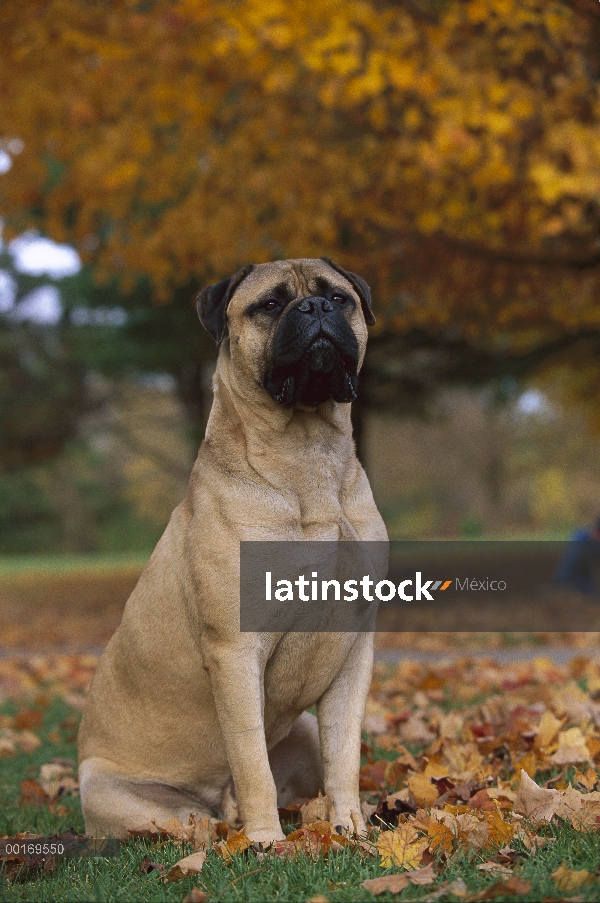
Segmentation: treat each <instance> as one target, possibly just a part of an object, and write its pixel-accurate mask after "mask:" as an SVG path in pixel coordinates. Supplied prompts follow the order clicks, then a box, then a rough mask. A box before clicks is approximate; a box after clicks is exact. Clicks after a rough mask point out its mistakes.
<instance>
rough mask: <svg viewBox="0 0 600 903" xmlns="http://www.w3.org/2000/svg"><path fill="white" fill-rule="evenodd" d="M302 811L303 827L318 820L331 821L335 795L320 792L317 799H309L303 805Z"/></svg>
mask: <svg viewBox="0 0 600 903" xmlns="http://www.w3.org/2000/svg"><path fill="white" fill-rule="evenodd" d="M300 812H301V815H302V827H305V826H306V825H310V824H313V823H314V822H317V821H328V822H331V820H332V819H333V812H334V806H333V797H331V796H321V794H320V793H319V795H318V796H317V797H315V799H313V800H309V801H308V803H305V804H304V805H303V806H301V807H300Z"/></svg>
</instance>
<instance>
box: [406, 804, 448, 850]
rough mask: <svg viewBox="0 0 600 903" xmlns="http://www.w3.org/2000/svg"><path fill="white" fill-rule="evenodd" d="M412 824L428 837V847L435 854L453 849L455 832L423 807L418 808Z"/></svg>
mask: <svg viewBox="0 0 600 903" xmlns="http://www.w3.org/2000/svg"><path fill="white" fill-rule="evenodd" d="M412 824H413V825H414V826H415V827H416V828H418V829H419V831H424V832H426V833H427V836H428V837H429V849H430V850H431V852H432V853H433V854H434V855H435V854H440V853H446V854H448V855H449V854H450V853H451V852H452V850H453V849H454V841H455V839H456V835H455V833H454V832H453V831H452V830H451V829H450V828H449V827H448V826H447V825H445V824H444V823H443V822H442V821H440V820H439V819H438V818H436V817H435V816H434V815H430V814H429V813H428V812H426V811H425V809H419V811H418V812H417V815H416V817H415V818H414V819H413V821H412Z"/></svg>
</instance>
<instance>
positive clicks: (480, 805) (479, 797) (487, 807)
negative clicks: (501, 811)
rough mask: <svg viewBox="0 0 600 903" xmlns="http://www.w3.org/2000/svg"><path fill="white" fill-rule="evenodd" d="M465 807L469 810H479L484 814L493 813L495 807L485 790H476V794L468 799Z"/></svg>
mask: <svg viewBox="0 0 600 903" xmlns="http://www.w3.org/2000/svg"><path fill="white" fill-rule="evenodd" d="M467 805H468V806H469V808H470V809H481V810H483V811H484V812H486V811H489V812H495V811H496V805H495V803H494V801H493V800H492V799H490V797H489V795H488V792H487V790H486V789H485V788H483V789H482V790H478V791H477V793H475V794H473V796H472V797H471V798H470V799H469V801H468V803H467Z"/></svg>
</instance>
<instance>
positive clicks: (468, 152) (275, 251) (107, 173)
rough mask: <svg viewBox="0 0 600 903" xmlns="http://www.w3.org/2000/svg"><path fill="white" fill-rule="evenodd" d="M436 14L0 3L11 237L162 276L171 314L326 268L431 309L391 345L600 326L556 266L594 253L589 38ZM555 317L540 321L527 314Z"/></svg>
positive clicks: (363, 3)
mask: <svg viewBox="0 0 600 903" xmlns="http://www.w3.org/2000/svg"><path fill="white" fill-rule="evenodd" d="M431 6H432V11H431V14H429V13H428V14H427V15H422V14H421V12H420V11H419V10H420V4H416V3H415V4H401V5H399V4H395V3H392V2H391V0H390V2H384V3H380V2H375V0H322V2H321V3H319V4H317V5H315V4H314V3H310V2H309V0H288V2H284V0H248V2H239V0H235V2H233V3H232V2H230V0H202V2H198V0H177V2H175V3H173V2H171V0H154V2H153V3H151V4H147V5H143V6H141V7H138V6H132V5H131V4H129V3H122V4H111V5H108V6H106V5H104V4H85V3H81V2H79V0H44V2H42V0H31V2H30V3H28V4H26V7H23V6H22V5H19V4H17V5H14V4H13V5H11V4H5V9H4V10H3V23H2V30H1V31H0V122H1V123H2V132H1V133H0V139H1V140H2V145H1V146H2V149H4V150H5V151H6V152H8V153H9V154H10V156H11V159H12V169H11V170H10V172H9V173H6V174H5V175H3V176H1V177H0V216H1V217H2V219H3V221H4V223H5V229H6V233H7V234H14V233H15V232H16V231H18V230H21V229H24V228H27V227H36V228H39V229H41V230H43V231H45V232H47V233H48V234H50V235H51V236H53V237H55V238H58V239H59V240H61V241H65V240H68V241H72V242H74V243H75V245H76V246H77V247H78V248H79V249H81V252H82V254H84V255H86V259H88V260H91V262H92V263H93V264H94V266H95V268H96V271H97V273H99V274H104V275H105V276H110V275H112V274H115V273H116V274H118V275H119V276H120V277H122V278H123V280H129V281H130V282H131V280H132V279H135V278H136V277H137V276H138V275H139V274H141V273H143V274H146V275H147V276H149V277H150V280H151V282H152V283H153V285H154V288H155V299H156V300H158V299H160V300H163V301H167V300H168V299H169V298H170V297H171V294H172V290H173V288H174V286H176V285H177V284H183V283H185V282H188V281H189V280H190V278H194V277H197V278H198V280H204V279H205V278H206V277H207V276H211V277H213V276H214V277H215V278H217V277H218V278H221V277H223V276H225V275H228V274H229V273H230V272H232V271H233V270H235V269H236V268H238V267H239V266H240V264H243V263H245V262H247V261H249V260H253V261H256V262H259V261H261V260H266V259H270V258H272V257H274V256H291V257H295V256H298V257H300V256H307V255H321V254H331V255H332V256H333V257H337V258H339V259H340V260H341V261H343V262H345V263H346V264H347V265H348V266H350V267H351V268H354V269H356V270H357V271H359V272H363V273H365V275H366V276H367V277H368V278H370V279H371V281H372V282H373V283H374V285H376V286H377V292H376V295H377V300H376V303H377V304H378V305H379V310H380V312H385V309H386V305H390V307H391V305H393V303H394V299H395V298H396V297H397V296H398V292H399V281H400V279H401V280H402V291H403V292H407V293H409V294H411V295H414V296H415V297H418V298H419V302H420V303H419V304H418V305H415V306H414V308H413V312H412V314H411V318H410V319H408V318H407V317H406V316H405V315H403V317H404V319H403V320H402V322H403V324H404V326H400V322H401V319H402V318H398V317H397V316H396V315H393V316H392V315H391V314H390V320H389V323H390V324H392V322H393V323H395V324H396V328H405V327H406V326H411V325H413V326H414V325H420V326H422V327H424V328H435V326H436V324H439V323H441V322H442V320H443V321H444V322H449V321H451V320H456V321H457V322H460V323H463V324H464V335H467V336H468V335H472V336H473V335H475V334H477V333H478V330H480V329H481V327H480V326H479V325H478V324H479V323H480V322H481V320H482V311H483V310H485V323H486V328H487V329H489V330H491V329H492V328H493V326H494V325H496V326H497V325H499V324H502V326H503V329H504V330H505V331H506V332H507V333H508V332H511V333H512V334H514V336H515V338H514V342H515V345H519V344H520V345H521V346H522V347H527V346H528V344H529V345H531V344H532V343H535V341H538V340H539V337H540V334H541V333H544V332H545V331H550V332H552V330H556V329H560V328H563V326H564V325H565V324H566V323H567V322H568V324H569V328H571V329H576V328H577V327H578V326H583V325H586V324H588V323H589V322H590V319H589V318H590V316H591V313H590V311H591V310H592V308H594V307H596V308H597V297H598V288H599V285H598V273H597V272H596V271H594V272H593V273H591V276H590V279H591V283H590V285H588V286H587V287H586V289H585V292H583V291H582V290H580V291H579V294H578V289H577V279H578V278H579V276H578V274H577V273H576V272H574V271H571V270H570V269H569V267H568V266H565V268H564V270H560V271H558V270H557V268H556V262H557V260H563V259H564V260H565V262H566V263H567V264H568V263H569V261H571V260H576V261H580V260H583V261H585V260H587V259H593V258H594V257H595V256H596V255H597V253H598V252H597V246H596V240H597V236H598V231H599V226H600V212H599V207H598V196H599V194H600V87H599V85H598V83H597V80H595V79H594V77H593V74H592V73H593V72H594V71H595V69H594V65H595V64H594V62H593V60H594V59H595V57H594V55H595V54H597V47H596V43H597V42H596V43H594V42H595V40H596V38H595V34H596V32H594V28H592V27H590V19H589V18H587V14H586V13H585V10H584V9H583V5H582V10H579V7H578V6H577V7H574V6H573V5H572V4H566V3H564V2H562V0H548V2H545V3H543V4H542V3H539V0H520V2H517V0H468V2H466V3H465V2H463V0H448V2H446V3H444V4H432V5H431ZM15 138H17V139H19V141H20V142H22V144H23V149H22V151H21V152H20V153H15V152H13V151H11V150H10V147H11V146H14V145H11V144H10V142H11V140H12V139H15ZM307 141H309V142H312V144H313V149H312V150H311V151H310V153H308V152H306V150H305V148H306V145H307ZM101 226H102V228H101ZM90 234H92V235H93V237H94V236H95V244H96V245H97V247H96V249H95V250H94V251H90V250H89V248H90V247H91V245H90V241H89V237H90ZM349 236H351V238H349ZM397 245H399V246H401V247H402V249H403V250H402V255H403V259H402V267H401V268H400V269H399V267H398V266H397V261H396V262H395V261H394V260H392V258H393V254H394V253H395V252H392V251H391V250H390V249H391V248H392V247H394V246H397ZM448 249H449V250H448ZM461 249H464V253H465V256H464V257H463V258H462V263H461V264H460V265H455V263H456V255H457V254H458V253H463V251H462V250H461ZM478 254H479V255H480V256H479V257H478V256H477V255H478ZM511 261H513V262H514V266H513V265H512V263H511ZM522 261H525V263H523V262H522ZM546 262H551V264H552V268H548V269H547V268H546V267H545V263H546ZM400 273H401V275H400ZM540 296H542V297H543V298H544V301H545V303H544V304H542V305H541V306H540V307H539V308H538V309H537V312H536V316H535V317H534V318H532V316H531V314H527V313H526V308H525V305H524V304H523V299H525V298H527V297H540ZM574 296H576V297H578V298H579V299H580V300H579V303H578V305H577V306H576V307H573V308H571V309H570V306H569V303H568V302H569V299H570V298H572V297H574ZM461 328H462V327H461ZM484 331H485V330H484Z"/></svg>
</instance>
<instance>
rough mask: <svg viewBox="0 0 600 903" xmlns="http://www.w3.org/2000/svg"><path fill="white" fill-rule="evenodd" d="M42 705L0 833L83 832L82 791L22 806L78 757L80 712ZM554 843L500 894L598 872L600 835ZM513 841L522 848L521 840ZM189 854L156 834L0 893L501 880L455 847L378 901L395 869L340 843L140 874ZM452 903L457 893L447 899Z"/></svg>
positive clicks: (302, 892)
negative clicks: (48, 769)
mask: <svg viewBox="0 0 600 903" xmlns="http://www.w3.org/2000/svg"><path fill="white" fill-rule="evenodd" d="M38 707H43V712H44V722H43V727H42V728H41V729H38V730H37V733H38V735H39V737H40V739H41V740H42V744H41V746H40V747H39V748H38V749H37V750H35V752H33V753H30V754H25V753H18V754H17V755H16V756H14V757H12V758H4V759H2V767H1V770H0V806H1V810H0V834H9V835H12V834H15V833H18V832H20V831H25V830H26V831H30V832H34V833H40V834H45V835H52V834H54V833H60V832H62V831H65V830H67V829H68V828H74V829H75V830H76V831H79V832H83V829H84V826H83V819H82V815H81V809H80V806H79V800H78V798H77V797H65V798H64V799H63V800H61V803H60V804H61V806H62V807H64V808H63V810H62V811H61V812H60V813H57V812H51V811H50V809H49V808H48V807H47V806H41V807H39V808H33V807H31V806H19V803H18V800H19V782H20V781H21V780H25V779H28V778H37V776H38V774H39V767H40V765H42V764H44V763H45V762H49V761H50V760H51V759H53V758H56V757H65V758H71V759H75V758H76V747H75V729H76V726H75V723H74V721H75V719H74V717H73V716H74V714H75V712H74V710H73V709H72V708H70V707H69V706H68V705H67V704H66V703H65V701H64V700H62V699H61V698H60V697H54V698H52V699H51V700H50V701H48V700H47V699H44V698H43V697H38ZM17 711H18V706H17V704H16V703H15V702H10V701H9V702H7V703H6V704H5V705H4V706H2V707H1V708H0V714H5V715H15V714H16V713H17ZM546 835H547V837H548V838H549V839H550V842H548V843H547V845H546V846H544V847H543V848H541V849H540V850H538V852H537V853H536V855H535V856H531V857H527V858H524V859H523V860H522V863H521V865H520V866H519V867H518V872H517V873H518V874H519V876H520V877H522V878H525V879H529V880H530V881H531V883H532V890H531V892H530V893H528V894H526V895H522V896H511V895H510V894H504V895H502V894H500V895H499V896H495V897H494V899H497V900H499V901H502V900H544V899H547V900H560V899H565V897H564V895H563V894H561V892H560V891H558V890H557V888H556V886H555V884H554V882H553V880H552V878H551V873H552V872H553V871H554V870H555V869H556V868H557V867H559V866H560V865H561V864H562V863H563V862H566V865H567V866H568V867H569V868H572V869H587V870H588V871H590V872H592V873H596V872H597V871H598V869H599V865H600V843H599V839H598V835H597V834H580V833H578V832H577V831H575V830H574V829H573V828H571V827H570V826H568V825H559V826H556V825H552V826H549V827H548V828H547V829H546ZM515 846H516V845H515ZM190 852H192V849H191V847H184V848H183V849H182V847H181V846H179V845H176V844H174V843H172V842H170V841H169V842H163V843H160V844H153V843H152V841H150V840H134V841H130V842H128V843H125V844H122V845H121V849H120V852H119V854H118V855H117V856H114V857H110V858H107V859H99V858H92V857H86V858H82V859H66V860H63V861H62V862H60V863H59V865H58V867H57V868H56V870H55V871H54V872H52V873H51V874H49V875H46V876H41V875H40V876H37V877H32V876H27V877H26V878H25V879H24V880H20V881H15V882H14V883H10V882H8V881H7V880H6V879H4V878H3V877H0V899H2V900H3V901H6V903H12V901H17V900H19V901H24V900H28V901H39V903H46V901H56V903H75V901H98V903H103V901H119V903H128V901H131V903H138V901H178V903H179V901H181V900H182V899H183V897H184V896H185V895H186V894H187V893H188V892H189V891H190V889H191V888H192V887H193V886H195V885H196V886H198V887H200V888H201V889H204V890H207V891H208V892H209V893H210V899H211V901H215V903H216V901H223V903H226V901H248V903H258V901H268V900H281V901H290V903H292V901H307V900H310V899H311V898H312V897H314V896H316V895H322V896H324V897H325V898H326V899H327V900H329V901H332V903H334V901H340V903H345V901H347V903H351V901H371V900H374V899H377V900H380V901H382V903H386V901H392V900H402V901H405V900H406V901H409V900H415V901H416V900H419V899H421V898H423V897H427V895H428V894H430V893H431V892H432V891H434V890H435V887H436V886H438V885H440V884H442V883H444V882H448V881H452V880H454V879H455V878H458V877H460V878H462V879H463V880H464V881H465V882H466V885H467V887H468V890H469V892H470V895H474V894H477V893H478V892H483V891H485V890H486V888H489V887H491V886H492V885H494V884H497V882H498V881H499V880H502V879H499V878H498V877H497V876H496V877H494V876H492V875H489V874H484V873H482V872H481V871H478V870H477V865H478V864H480V863H481V862H482V861H484V860H485V859H486V858H487V857H486V856H484V855H481V854H475V853H470V854H465V853H457V854H455V855H454V856H452V857H451V858H450V859H449V861H448V862H447V863H446V864H445V865H444V866H443V867H441V868H440V874H439V876H438V879H437V880H436V884H435V885H429V886H427V887H414V886H412V885H409V886H408V887H407V888H405V890H404V891H403V892H402V893H401V894H400V895H396V896H392V895H391V894H389V893H385V894H383V895H380V896H378V897H377V898H375V897H373V895H372V894H371V893H369V892H368V891H366V890H365V889H364V888H362V887H361V882H362V881H364V880H365V879H366V878H371V877H377V876H380V875H383V874H386V873H388V872H389V871H392V870H389V869H388V870H384V869H381V868H380V866H379V864H378V860H377V859H376V858H366V857H363V856H360V855H359V854H357V853H354V852H352V851H350V850H349V849H344V850H342V851H340V852H337V853H332V854H330V855H329V857H328V858H327V859H323V858H321V859H318V860H316V861H313V860H312V859H309V858H307V857H305V856H302V857H298V858H297V859H295V860H286V861H283V860H279V859H273V860H268V861H266V860H264V861H262V862H260V861H259V859H258V858H257V856H256V854H255V853H254V852H252V851H250V852H249V854H247V855H237V856H235V857H234V860H233V862H232V863H231V864H227V863H226V862H224V861H223V860H222V859H221V858H220V857H218V856H217V855H216V854H213V853H209V856H208V859H207V862H206V864H205V866H204V869H203V870H202V873H201V875H200V876H197V877H195V878H188V879H185V880H182V881H180V882H177V883H164V882H163V881H162V880H161V879H160V877H159V876H158V873H157V872H152V873H150V874H145V873H143V872H142V871H141V870H140V863H141V861H142V859H143V857H144V856H149V857H150V859H152V860H153V861H155V862H159V863H164V864H165V865H167V866H170V865H172V864H174V863H175V862H176V861H177V860H178V859H180V858H181V857H182V856H183V855H186V854H187V853H190ZM441 899H442V900H444V899H448V900H449V899H452V898H451V897H442V898H441ZM577 899H579V900H597V899H600V879H598V878H595V880H594V881H593V882H592V883H590V884H589V885H587V886H586V888H585V889H584V892H583V893H582V892H581V891H580V892H579V896H578V897H577Z"/></svg>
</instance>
